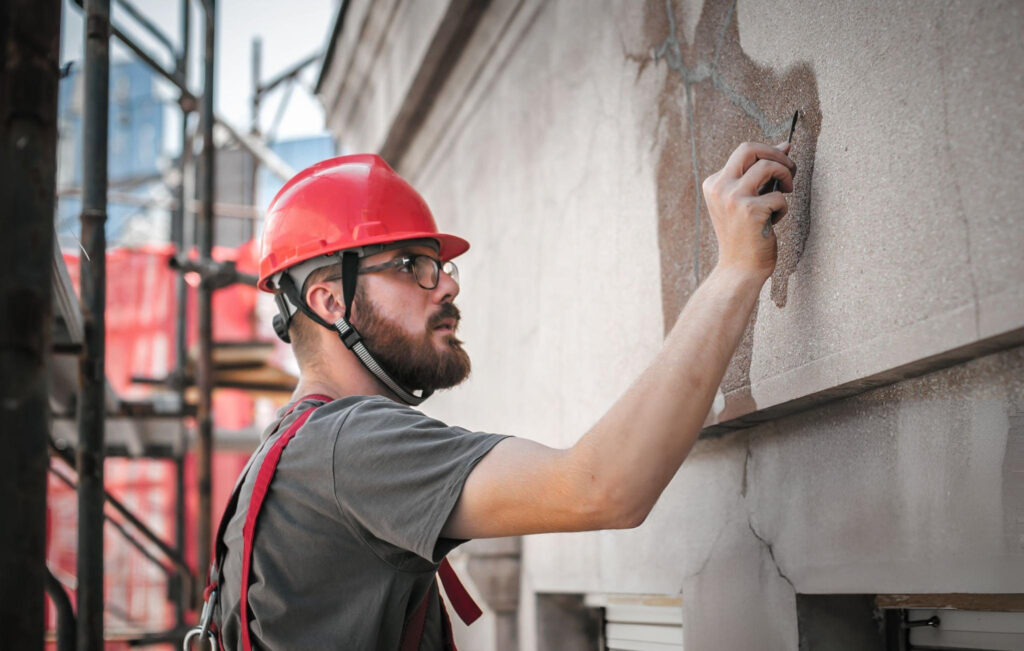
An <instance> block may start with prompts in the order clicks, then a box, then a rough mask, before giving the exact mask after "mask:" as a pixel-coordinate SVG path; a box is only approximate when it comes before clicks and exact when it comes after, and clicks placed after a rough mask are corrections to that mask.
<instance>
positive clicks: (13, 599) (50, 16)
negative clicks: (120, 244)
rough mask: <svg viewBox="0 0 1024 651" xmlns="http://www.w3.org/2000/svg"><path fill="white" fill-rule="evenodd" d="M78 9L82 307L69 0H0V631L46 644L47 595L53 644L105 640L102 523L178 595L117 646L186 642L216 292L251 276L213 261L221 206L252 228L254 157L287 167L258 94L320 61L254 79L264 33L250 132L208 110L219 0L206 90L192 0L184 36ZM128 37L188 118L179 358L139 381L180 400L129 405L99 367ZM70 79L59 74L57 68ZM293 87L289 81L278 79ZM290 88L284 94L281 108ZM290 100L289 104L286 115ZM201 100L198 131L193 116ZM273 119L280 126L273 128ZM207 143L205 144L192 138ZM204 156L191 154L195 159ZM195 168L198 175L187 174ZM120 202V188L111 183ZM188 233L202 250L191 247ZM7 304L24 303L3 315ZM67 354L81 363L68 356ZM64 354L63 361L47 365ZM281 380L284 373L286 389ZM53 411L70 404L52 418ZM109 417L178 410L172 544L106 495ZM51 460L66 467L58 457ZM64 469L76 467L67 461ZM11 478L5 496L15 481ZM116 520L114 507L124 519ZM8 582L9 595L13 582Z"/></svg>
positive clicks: (207, 16)
mask: <svg viewBox="0 0 1024 651" xmlns="http://www.w3.org/2000/svg"><path fill="white" fill-rule="evenodd" d="M74 2H75V5H76V6H77V8H78V9H79V10H81V11H82V12H84V17H85V27H84V31H85V47H84V49H85V52H84V65H83V72H84V85H85V92H84V106H83V123H82V134H83V147H82V174H83V175H82V187H81V190H80V195H81V201H82V209H81V245H82V254H83V255H82V258H81V267H80V275H79V287H80V302H79V299H77V298H75V296H74V291H73V289H72V287H71V281H70V279H69V277H68V273H67V269H66V268H65V267H64V261H63V258H62V256H61V252H60V249H59V247H58V246H57V243H56V241H55V237H54V226H53V215H54V206H55V201H56V197H57V193H56V184H55V181H56V141H57V115H56V108H57V106H56V104H57V100H56V98H57V84H58V79H59V76H60V75H61V71H60V70H59V65H58V61H59V40H60V17H61V16H60V14H61V3H60V0H47V1H46V2H38V1H37V0H11V1H10V2H7V3H4V5H3V8H0V18H2V20H0V26H2V27H3V28H4V29H6V32H7V33H5V34H4V37H5V40H6V42H7V43H8V44H9V45H8V49H7V52H8V54H7V55H5V56H4V59H3V63H4V65H3V78H2V83H3V93H0V111H2V113H3V117H4V120H3V126H2V128H3V147H4V156H3V161H2V162H3V165H4V170H3V172H4V173H3V174H0V177H2V178H3V181H2V182H3V187H4V194H5V197H8V198H9V201H10V209H9V210H8V211H7V212H5V213H3V216H2V223H3V226H4V229H5V233H6V236H7V237H6V238H0V240H2V241H3V244H2V245H0V251H2V252H3V253H4V257H5V260H6V261H7V262H8V263H9V267H10V270H9V272H8V273H7V274H5V275H4V277H3V279H2V280H0V297H2V299H3V300H4V305H5V306H7V307H6V308H5V310H3V313H2V314H0V344H2V345H0V382H3V394H2V397H3V400H2V403H3V406H4V410H5V420H6V424H7V426H8V428H9V431H10V435H9V436H8V439H9V445H11V446H12V447H10V448H9V449H8V453H7V454H4V455H0V459H2V461H0V464H2V465H3V467H2V468H0V481H2V482H3V484H2V485H3V487H4V489H5V492H4V495H5V499H4V500H2V506H0V518H2V521H4V522H5V529H6V530H7V531H5V533H4V534H2V535H0V557H2V558H3V561H2V562H3V572H2V576H4V578H5V583H6V586H5V588H4V590H3V593H2V601H0V625H2V626H3V628H4V630H5V644H10V645H11V648H26V649H27V648H41V647H42V644H43V594H44V591H45V593H46V594H48V595H49V596H50V598H51V601H52V603H53V604H54V608H55V610H56V613H57V639H56V642H57V648H58V649H60V650H62V651H63V650H64V649H88V650H91V649H97V650H98V649H102V648H103V646H104V641H105V631H104V620H103V618H104V562H103V534H104V526H105V524H109V525H111V528H112V530H113V531H115V532H117V533H118V535H120V536H123V537H124V538H125V539H126V540H127V541H128V542H129V544H130V545H131V546H132V547H133V548H134V549H136V550H137V551H138V552H139V553H140V554H142V556H143V557H144V558H146V559H147V560H148V561H149V562H151V563H153V564H154V565H155V566H157V567H158V568H159V569H160V570H161V571H162V572H163V573H164V574H165V575H166V576H167V578H168V583H169V586H170V587H171V590H170V591H169V597H168V598H169V599H171V600H173V602H174V612H175V624H174V626H173V627H172V628H171V629H170V630H162V631H153V632H147V633H146V634H144V635H140V636H136V637H134V638H132V639H128V640H124V641H126V642H128V643H130V644H135V645H138V644H152V643H158V642H172V643H178V644H180V642H181V640H182V639H183V638H184V634H185V632H186V630H187V627H188V625H189V622H187V621H186V619H187V618H188V616H189V613H190V612H192V611H194V609H195V606H196V605H197V604H198V603H199V601H200V600H201V591H202V588H203V584H204V583H205V581H204V576H203V573H204V572H205V570H206V568H208V567H209V565H210V554H211V539H212V526H213V521H212V516H213V514H212V505H211V459H212V452H213V418H212V398H213V390H214V387H215V384H216V378H215V348H216V344H215V342H214V341H213V313H212V298H213V294H214V292H216V291H217V290H219V289H223V288H225V287H228V286H230V285H233V284H236V283H243V284H248V285H253V286H255V284H256V278H255V277H254V276H252V275H249V274H245V273H241V272H239V271H238V270H237V269H236V268H235V265H234V263H232V262H219V261H216V260H214V259H213V256H212V252H213V251H212V250H213V244H214V217H215V216H218V215H220V216H228V217H235V218H238V217H241V218H243V219H246V220H247V221H248V223H249V224H250V225H251V226H250V228H249V232H250V235H251V234H252V233H254V232H255V220H256V219H258V218H259V213H258V211H256V210H255V209H253V208H252V206H255V205H256V194H255V187H256V186H255V178H256V172H257V169H258V167H259V166H263V167H265V168H267V169H268V170H269V171H270V172H271V173H272V174H274V175H275V176H277V177H279V178H281V179H287V178H290V177H291V176H292V175H293V174H294V170H292V169H291V168H290V167H289V165H288V164H287V163H285V162H284V161H283V160H281V159H280V158H279V157H278V156H277V155H276V154H275V153H274V152H273V151H272V150H271V149H270V148H269V147H268V146H267V144H266V141H265V140H264V139H263V138H261V136H260V129H259V107H260V100H261V98H262V97H263V96H264V95H265V94H266V93H268V92H271V91H273V90H274V89H275V88H280V87H284V88H289V89H290V87H291V84H292V82H294V80H295V79H296V78H297V76H298V74H299V73H300V72H301V71H302V70H303V69H304V68H305V67H306V66H308V65H310V64H312V63H314V62H315V61H317V60H319V56H320V55H312V56H309V57H306V58H304V59H302V60H300V61H299V62H298V63H296V64H295V65H294V66H292V67H290V68H288V69H287V70H285V71H284V72H282V73H280V74H279V75H277V76H276V77H274V78H272V79H271V80H269V81H267V82H265V83H263V82H261V80H260V67H259V61H260V58H259V45H258V42H257V43H254V45H253V53H252V60H253V64H252V70H253V87H254V90H253V99H252V107H253V119H252V125H251V127H250V129H249V132H248V133H244V132H242V131H240V130H238V129H236V128H234V127H233V126H232V125H230V124H229V123H228V122H227V121H226V120H224V119H223V118H221V117H220V116H217V115H216V114H215V112H214V97H215V90H216V89H215V86H214V77H215V76H214V70H215V62H216V59H215V55H216V43H215V34H216V23H217V18H216V16H217V7H216V4H215V0H198V1H197V3H196V7H197V8H198V10H199V11H200V13H201V16H202V19H203V35H202V55H201V56H202V62H203V65H202V91H201V92H194V91H192V90H191V88H190V84H189V78H188V77H189V71H188V68H189V65H188V64H189V60H190V48H191V41H192V38H193V35H192V34H191V33H190V25H191V21H192V15H191V14H192V10H193V6H192V0H180V18H181V24H180V34H179V38H178V40H177V43H178V44H177V45H176V43H175V40H174V39H172V38H170V37H169V36H168V35H167V34H166V33H164V31H163V30H162V29H161V28H160V27H159V26H158V25H157V24H156V23H155V22H154V21H152V20H150V19H149V18H148V17H147V16H146V15H145V14H144V13H143V12H142V11H140V10H139V9H138V8H137V7H135V6H134V5H132V4H131V2H130V1H129V0H74ZM111 2H113V3H114V4H115V5H116V6H117V7H119V8H120V10H122V11H123V12H124V13H125V14H126V15H127V16H129V17H130V18H131V19H132V21H133V22H134V23H135V25H136V26H137V27H140V28H141V29H142V30H144V31H145V32H146V33H148V35H149V37H151V38H152V39H153V40H154V41H155V42H157V43H159V44H160V45H161V46H162V47H164V48H166V49H167V51H168V54H169V55H170V57H171V59H172V60H173V61H174V67H173V69H167V68H165V67H164V66H162V65H161V64H160V63H159V57H157V56H155V55H154V54H153V53H152V52H151V51H149V50H147V49H146V48H145V47H144V46H142V45H140V43H139V41H138V40H137V39H135V38H133V37H132V35H131V33H130V31H129V30H127V29H124V28H122V26H121V25H118V24H117V22H116V21H112V20H111ZM111 36H112V37H114V38H116V39H117V40H118V41H120V42H121V43H123V44H124V45H125V46H126V47H127V48H128V49H129V50H130V51H131V52H132V53H133V54H134V56H135V57H137V58H138V59H139V60H140V61H142V62H144V63H145V64H146V65H147V66H148V67H149V68H151V69H152V70H153V71H154V72H155V73H156V74H157V75H158V76H159V77H161V78H163V79H164V80H166V81H167V82H169V83H170V84H171V85H172V86H173V87H174V88H175V89H176V91H177V93H178V102H177V103H178V106H179V107H180V120H181V143H180V144H181V155H180V156H179V158H178V161H177V167H178V170H177V171H178V175H177V180H178V181H177V184H176V187H175V188H173V190H174V197H175V198H174V200H173V201H171V202H168V203H167V204H165V205H167V207H169V208H170V209H171V222H170V233H169V236H170V241H171V243H172V244H173V246H174V250H175V255H174V257H173V258H172V260H171V266H172V268H173V269H175V270H177V272H178V274H177V277H176V279H175V295H176V300H177V306H178V310H177V314H176V332H175V337H174V359H175V368H174V370H173V371H172V372H171V373H170V374H169V376H168V377H166V378H134V379H135V380H140V381H148V382H150V383H156V384H162V385H163V386H165V387H168V388H170V389H171V390H172V391H173V392H174V393H175V394H176V396H177V400H176V402H175V406H174V408H173V409H172V410H170V411H169V410H168V409H167V408H166V405H159V404H155V403H153V402H128V401H123V400H120V399H118V398H117V397H116V396H115V395H113V392H112V391H111V388H110V385H109V382H108V381H107V376H106V369H105V355H106V339H105V332H106V296H105V292H106V289H105V288H106V283H107V270H106V251H107V242H106V235H105V231H106V228H105V226H106V219H107V201H108V191H109V183H108V178H107V170H108V152H107V141H108V112H109V74H110V73H109V71H110V37H111ZM64 72H65V73H66V71H64ZM282 85H283V86H282ZM287 101H288V98H287V97H286V98H285V99H284V100H283V101H282V104H281V106H282V107H283V106H285V105H286V104H287ZM283 110H284V109H283V108H280V109H279V115H280V112H282V111H283ZM197 112H198V126H197V127H193V126H192V122H193V120H192V117H193V114H194V113H197ZM279 119H280V118H279V117H276V118H275V120H274V123H275V127H272V128H271V130H270V131H271V133H272V132H273V131H274V130H275V129H276V123H277V122H278V121H279ZM215 130H217V131H219V132H220V135H221V136H222V137H225V138H226V139H228V140H230V141H233V142H235V143H238V145H240V146H241V147H242V148H243V149H245V150H246V151H247V152H248V153H249V154H250V155H251V156H252V161H253V164H252V167H251V169H250V170H249V171H250V173H251V174H252V178H253V183H252V185H251V195H250V206H249V207H245V206H225V205H220V204H215V203H214V192H215V170H216V159H215V156H216V145H215V138H214V136H215ZM197 143H200V144H201V149H200V150H199V154H198V156H194V151H195V146H196V144H197ZM196 158H197V159H198V160H196ZM197 170H198V174H195V172H196V171H197ZM191 178H197V179H198V184H197V185H198V193H197V194H198V201H196V202H194V203H195V204H196V206H197V208H198V210H196V220H195V226H194V228H193V234H194V238H193V239H194V242H193V243H189V242H187V241H186V221H187V216H188V214H189V207H190V205H192V204H193V202H191V201H190V197H189V192H188V188H187V187H186V180H187V179H191ZM110 194H113V195H115V196H116V193H110ZM190 244H194V245H195V248H196V249H197V252H198V257H197V258H190V257H189V256H188V255H187V254H186V252H187V251H188V250H189V248H191V247H190ZM186 274H195V275H197V276H198V278H199V283H198V292H197V295H198V302H197V305H198V310H197V311H198V356H197V359H196V363H195V369H194V370H195V372H194V374H193V375H194V377H190V374H189V372H188V370H187V367H188V351H187V348H186V346H187V344H186V341H187V339H186V334H187V333H186V328H187V320H186V313H185V308H186V304H187V301H186V298H187V293H188V285H187V283H186V281H185V275H186ZM12 307H14V308H16V309H11V308H12ZM72 356H73V357H72ZM73 359H74V360H76V363H75V366H77V369H75V370H76V371H77V379H78V381H77V386H75V387H73V388H72V389H69V390H68V391H67V393H68V395H65V396H64V397H63V399H61V398H59V397H55V396H54V388H53V387H51V386H49V381H48V379H47V378H48V374H49V373H50V371H51V370H52V369H50V366H61V365H63V366H64V367H67V366H68V365H69V364H70V363H72V360H73ZM54 360H56V361H54ZM193 384H194V386H195V388H196V389H197V394H198V397H197V399H196V403H197V404H196V406H195V408H194V409H193V408H191V406H190V405H189V402H188V400H187V399H186V392H187V390H188V389H189V388H190V386H192V385H193ZM277 386H278V388H280V386H281V385H280V384H279V385H277ZM57 406H62V407H61V408H63V409H65V410H66V411H64V412H62V413H54V412H53V410H54V409H55V408H57ZM193 417H194V418H195V420H196V424H197V427H196V431H197V437H196V445H195V458H196V467H197V493H198V498H199V509H198V518H197V523H196V525H197V526H196V537H197V541H198V544H197V551H198V554H197V557H198V558H197V565H196V567H197V568H198V570H199V573H200V575H199V576H196V571H195V570H194V569H193V568H192V567H190V566H189V565H188V563H187V562H186V560H185V554H184V550H185V543H186V540H185V534H184V531H185V511H184V502H185V499H184V497H185V489H186V486H185V473H184V450H185V447H186V445H187V440H188V432H187V428H186V425H185V420H184V419H185V418H193ZM71 418H74V420H75V430H76V433H77V439H76V444H75V445H74V447H73V448H71V447H69V446H67V445H66V444H63V443H62V442H58V441H57V440H55V438H54V437H53V422H52V421H53V420H54V419H64V420H68V419H71ZM111 418H115V419H116V418H125V419H136V420H138V419H142V420H145V419H148V418H159V419H164V420H167V419H170V420H172V421H174V422H176V423H177V424H176V434H175V435H176V439H177V443H176V445H175V446H174V449H176V450H178V453H177V454H173V455H172V457H173V462H174V483H175V498H176V499H175V512H174V521H175V528H174V529H175V539H174V540H173V541H167V540H164V539H163V538H161V537H160V536H159V535H158V534H157V533H156V532H154V531H153V530H152V529H151V528H150V527H148V526H147V525H146V524H145V523H144V522H143V521H142V520H141V519H140V518H139V517H138V516H137V515H135V514H134V513H133V512H132V510H131V509H129V508H128V507H127V506H126V505H125V504H124V503H122V501H121V500H119V499H117V498H116V497H115V496H113V495H111V494H110V493H109V492H108V491H106V490H105V485H104V459H105V454H106V452H105V443H106V442H105V440H104V432H105V431H106V428H107V426H108V420H109V419H111ZM56 460H59V461H60V462H61V463H60V464H58V463H54V462H55V461H56ZM61 464H63V465H66V467H67V468H68V469H69V470H71V471H73V472H68V471H67V470H64V469H62V467H61ZM48 472H49V473H50V474H52V475H53V476H54V477H55V478H56V479H57V480H59V481H60V482H62V483H64V484H65V485H67V486H69V487H72V488H73V489H74V490H75V491H76V493H77V505H78V538H77V540H78V542H77V569H76V576H77V582H76V586H75V590H76V599H75V601H76V604H77V613H76V612H74V608H73V607H72V605H71V599H70V598H69V595H68V592H67V589H66V587H67V586H66V585H64V584H62V582H61V581H60V580H58V578H57V577H55V576H54V574H53V573H52V572H51V571H50V570H49V569H48V568H47V566H46V563H45V544H46V543H45V541H46V475H47V473H48ZM7 489H10V490H7ZM114 514H116V517H114ZM15 588H16V589H15Z"/></svg>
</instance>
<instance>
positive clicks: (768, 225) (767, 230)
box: [761, 110, 800, 237]
mask: <svg viewBox="0 0 1024 651" xmlns="http://www.w3.org/2000/svg"><path fill="white" fill-rule="evenodd" d="M799 116H800V111H799V110H796V111H793V121H792V122H791V123H790V125H789V136H788V137H787V138H786V142H787V143H791V142H793V131H795V130H796V119H797V117H799ZM778 191H779V180H778V179H775V180H774V181H772V182H771V185H766V186H765V187H764V190H762V191H761V194H767V193H768V192H778ZM781 218H782V215H780V214H779V213H778V212H773V213H772V216H771V218H770V219H768V221H766V222H765V223H764V228H763V229H762V230H761V236H762V237H768V235H770V234H771V232H772V226H774V225H775V222H777V221H779V220H780V219H781Z"/></svg>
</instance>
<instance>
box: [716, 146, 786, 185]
mask: <svg viewBox="0 0 1024 651" xmlns="http://www.w3.org/2000/svg"><path fill="white" fill-rule="evenodd" d="M762 159H764V160H773V161H775V162H777V163H779V164H781V165H784V166H785V167H787V168H789V169H790V171H791V173H792V172H796V163H794V162H793V161H792V160H791V159H790V157H789V156H787V155H786V154H784V153H782V151H780V150H779V149H777V148H775V147H772V146H771V145H766V144H764V143H761V142H745V143H743V144H742V145H740V146H739V147H737V148H736V149H735V150H734V151H733V152H732V155H731V156H729V160H728V161H727V162H726V164H725V167H724V168H722V171H723V172H725V174H726V175H728V176H731V177H732V178H736V179H738V178H740V177H741V176H743V174H744V173H745V172H746V171H747V170H748V169H750V167H751V166H752V165H753V164H754V163H756V162H757V161H758V160H762Z"/></svg>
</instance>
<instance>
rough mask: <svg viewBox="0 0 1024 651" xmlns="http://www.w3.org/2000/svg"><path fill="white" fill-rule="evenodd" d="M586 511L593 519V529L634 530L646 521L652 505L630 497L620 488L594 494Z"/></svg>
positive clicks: (611, 488)
mask: <svg viewBox="0 0 1024 651" xmlns="http://www.w3.org/2000/svg"><path fill="white" fill-rule="evenodd" d="M594 498H595V499H594V503H593V504H592V505H591V507H590V508H589V509H588V511H589V512H590V514H591V515H592V516H593V518H594V526H592V527H591V528H593V529H635V528H637V527H639V526H640V525H641V524H643V523H644V521H645V520H646V519H647V516H648V515H649V514H650V512H651V507H652V506H653V505H650V504H646V503H644V502H643V501H642V500H640V499H638V498H636V497H633V496H630V495H628V494H627V492H626V491H624V490H622V489H621V487H610V488H609V489H607V490H597V491H595V492H594Z"/></svg>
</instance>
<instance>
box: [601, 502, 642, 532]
mask: <svg viewBox="0 0 1024 651" xmlns="http://www.w3.org/2000/svg"><path fill="white" fill-rule="evenodd" d="M650 512H651V510H650V509H649V508H643V507H640V508H632V509H621V510H619V511H618V512H616V513H615V514H614V517H613V518H612V519H611V520H610V521H609V523H608V526H607V527H605V528H606V529H636V528H637V527H639V526H640V525H642V524H643V523H644V521H645V520H647V516H648V515H649V514H650Z"/></svg>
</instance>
